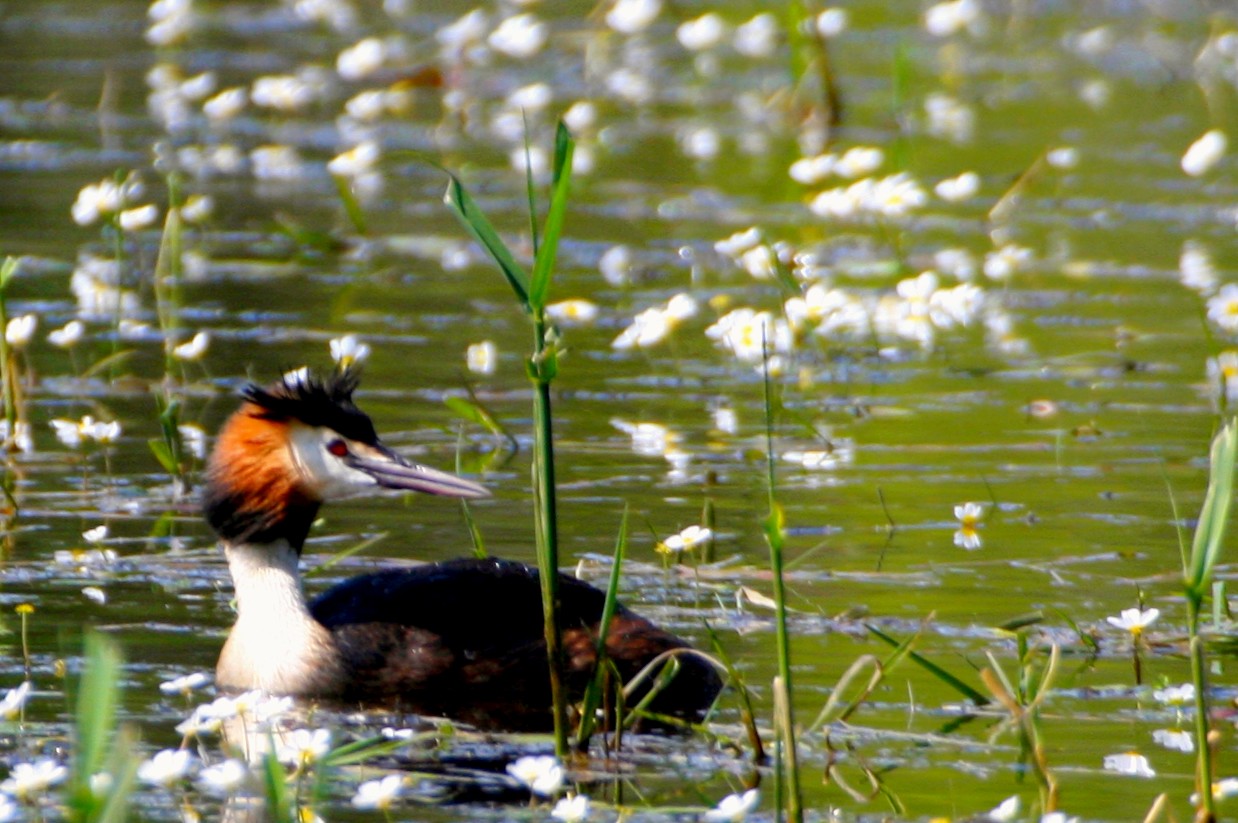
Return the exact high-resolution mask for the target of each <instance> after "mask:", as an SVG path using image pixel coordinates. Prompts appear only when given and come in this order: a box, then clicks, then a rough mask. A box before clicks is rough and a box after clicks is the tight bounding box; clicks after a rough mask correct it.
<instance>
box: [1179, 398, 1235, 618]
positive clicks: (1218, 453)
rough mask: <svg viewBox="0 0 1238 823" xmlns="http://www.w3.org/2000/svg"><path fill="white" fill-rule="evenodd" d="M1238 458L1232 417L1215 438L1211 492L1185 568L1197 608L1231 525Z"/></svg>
mask: <svg viewBox="0 0 1238 823" xmlns="http://www.w3.org/2000/svg"><path fill="white" fill-rule="evenodd" d="M1236 459H1238V425H1236V424H1235V421H1233V420H1230V421H1229V422H1227V423H1226V424H1225V426H1224V427H1223V428H1222V429H1221V431H1220V432H1219V433H1218V434H1217V436H1216V438H1214V439H1213V441H1212V460H1211V473H1210V476H1209V478H1208V491H1207V494H1206V495H1205V496H1204V504H1203V507H1202V508H1201V509H1200V512H1199V525H1198V526H1196V528H1195V538H1194V540H1193V541H1192V543H1191V559H1190V562H1189V565H1188V567H1187V568H1186V569H1185V572H1186V574H1185V577H1186V589H1187V596H1188V597H1190V598H1191V599H1192V600H1193V601H1194V604H1195V606H1196V607H1198V605H1199V603H1201V602H1202V601H1203V598H1204V596H1205V595H1206V594H1207V593H1208V588H1209V586H1210V585H1211V583H1210V581H1211V578H1212V570H1213V569H1214V568H1215V567H1216V563H1217V558H1218V557H1219V556H1220V553H1221V544H1222V541H1223V540H1224V538H1225V528H1226V526H1227V525H1228V524H1229V507H1230V502H1231V501H1232V500H1233V497H1234V464H1235V460H1236Z"/></svg>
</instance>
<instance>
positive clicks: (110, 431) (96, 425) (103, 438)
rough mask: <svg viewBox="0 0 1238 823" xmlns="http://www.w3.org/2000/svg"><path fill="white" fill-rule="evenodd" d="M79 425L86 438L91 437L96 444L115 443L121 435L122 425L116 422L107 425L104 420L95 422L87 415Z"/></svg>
mask: <svg viewBox="0 0 1238 823" xmlns="http://www.w3.org/2000/svg"><path fill="white" fill-rule="evenodd" d="M77 425H78V427H79V428H80V429H81V430H82V435H83V436H84V437H89V438H90V439H91V440H93V441H95V442H96V443H104V444H107V443H115V442H116V440H117V439H119V437H120V434H121V428H120V423H119V422H118V421H116V420H113V421H112V422H110V423H105V422H103V421H102V420H95V419H94V418H92V417H91V416H90V415H86V416H85V417H83V418H82V420H81V422H80V423H78V424H77Z"/></svg>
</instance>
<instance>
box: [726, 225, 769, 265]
mask: <svg viewBox="0 0 1238 823" xmlns="http://www.w3.org/2000/svg"><path fill="white" fill-rule="evenodd" d="M764 240H765V234H764V233H763V232H762V231H761V230H760V229H759V228H757V227H756V226H751V227H749V228H746V229H744V230H742V231H737V232H735V233H734V234H732V235H731V236H729V237H725V238H723V239H722V240H719V241H718V242H716V243H714V251H716V252H718V254H724V255H726V256H727V257H730V258H731V259H732V260H739V258H740V257H741V256H742V255H743V253H744V252H746V251H748V249H751V248H752V247H754V246H756V245H759V244H760V243H762V242H764Z"/></svg>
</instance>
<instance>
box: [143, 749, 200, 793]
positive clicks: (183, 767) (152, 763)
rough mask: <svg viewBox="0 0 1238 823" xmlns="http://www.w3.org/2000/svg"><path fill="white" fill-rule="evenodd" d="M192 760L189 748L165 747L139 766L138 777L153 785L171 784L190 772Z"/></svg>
mask: <svg viewBox="0 0 1238 823" xmlns="http://www.w3.org/2000/svg"><path fill="white" fill-rule="evenodd" d="M192 762H193V752H191V751H189V749H164V750H163V751H161V752H158V753H157V754H156V755H155V756H154V757H152V758H151V759H150V760H147V761H145V762H143V763H142V765H140V766H138V779H139V780H141V781H142V782H143V783H149V784H151V785H152V786H171V785H172V784H173V783H176V782H177V781H179V780H180V779H181V778H183V777H184V776H185V775H186V774H187V773H188V772H189V767H190V765H192Z"/></svg>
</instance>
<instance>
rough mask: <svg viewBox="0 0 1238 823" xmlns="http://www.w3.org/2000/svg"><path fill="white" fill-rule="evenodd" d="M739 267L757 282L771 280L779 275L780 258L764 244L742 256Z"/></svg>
mask: <svg viewBox="0 0 1238 823" xmlns="http://www.w3.org/2000/svg"><path fill="white" fill-rule="evenodd" d="M739 265H740V266H742V267H743V269H744V271H746V272H748V274H750V275H752V277H753V278H754V279H756V280H770V279H772V278H773V277H774V275H776V274H777V273H778V257H777V256H776V255H775V254H774V250H773V249H771V248H770V247H769V246H767V245H764V244H762V245H760V246H755V247H753V248H751V249H748V251H746V252H744V253H743V254H742V255H740V258H739Z"/></svg>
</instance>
